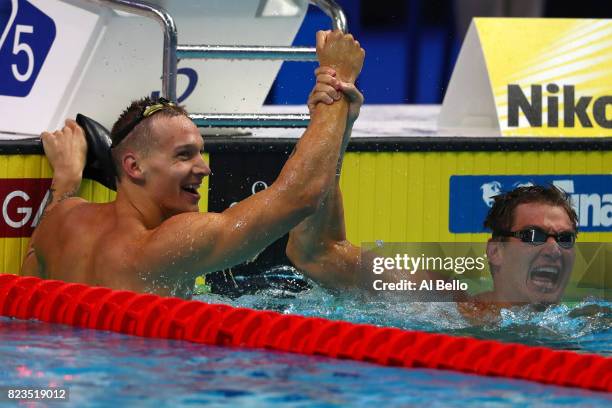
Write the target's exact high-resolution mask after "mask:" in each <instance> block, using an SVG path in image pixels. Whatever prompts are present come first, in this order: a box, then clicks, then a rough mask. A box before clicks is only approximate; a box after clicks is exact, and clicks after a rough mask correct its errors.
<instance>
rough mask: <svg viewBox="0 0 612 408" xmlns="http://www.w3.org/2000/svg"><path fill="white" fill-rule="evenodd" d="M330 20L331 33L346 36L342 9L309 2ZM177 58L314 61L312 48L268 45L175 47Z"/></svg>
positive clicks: (326, 1)
mask: <svg viewBox="0 0 612 408" xmlns="http://www.w3.org/2000/svg"><path fill="white" fill-rule="evenodd" d="M309 1H310V3H311V4H312V5H314V6H317V7H319V8H320V9H321V10H323V12H324V13H325V14H327V15H328V16H329V17H330V18H331V19H332V26H333V28H334V30H340V31H342V32H343V33H346V32H347V30H348V26H347V23H346V16H345V14H344V11H343V10H342V8H341V7H340V6H339V5H338V4H337V3H336V2H335V1H334V0H309ZM176 56H177V58H178V59H195V58H197V59H240V60H246V59H249V60H283V61H316V60H317V52H316V49H315V48H313V47H276V46H269V45H178V46H177V50H176Z"/></svg>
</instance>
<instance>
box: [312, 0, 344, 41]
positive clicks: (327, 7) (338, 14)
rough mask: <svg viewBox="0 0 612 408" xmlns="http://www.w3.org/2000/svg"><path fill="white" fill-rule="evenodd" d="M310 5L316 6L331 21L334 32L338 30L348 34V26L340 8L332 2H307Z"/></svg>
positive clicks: (318, 0)
mask: <svg viewBox="0 0 612 408" xmlns="http://www.w3.org/2000/svg"><path fill="white" fill-rule="evenodd" d="M309 2H310V4H312V5H314V6H317V7H318V8H320V9H321V10H323V12H324V13H325V14H327V15H328V16H329V18H331V20H332V25H333V27H334V30H340V31H342V32H343V33H348V24H347V23H346V15H345V14H344V10H342V7H340V5H338V3H336V2H335V1H334V0H309Z"/></svg>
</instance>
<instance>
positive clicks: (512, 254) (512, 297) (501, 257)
mask: <svg viewBox="0 0 612 408" xmlns="http://www.w3.org/2000/svg"><path fill="white" fill-rule="evenodd" d="M529 227H537V228H540V229H541V230H543V231H545V232H546V233H547V234H551V235H552V234H559V233H561V232H568V231H571V232H574V231H575V230H574V226H573V224H572V222H571V221H570V218H569V216H568V214H567V212H566V211H565V209H564V208H563V207H559V206H554V205H551V204H546V203H537V202H535V203H525V204H520V205H518V206H517V207H516V209H515V211H514V218H513V224H512V228H511V231H513V232H514V231H520V230H523V229H526V228H529ZM487 252H488V256H489V261H490V263H491V266H492V268H494V270H495V272H494V273H493V284H494V292H495V294H496V297H497V298H498V300H499V301H503V302H510V303H555V302H558V301H559V299H560V298H561V296H562V295H563V291H564V290H565V287H566V286H567V283H568V281H569V278H570V275H571V272H572V268H573V265H574V259H575V248H573V247H572V248H569V249H566V248H562V247H561V246H559V245H558V244H557V242H556V241H555V239H554V238H553V237H550V236H549V237H548V238H547V240H546V242H545V243H544V244H542V245H533V244H529V243H524V242H522V241H521V240H520V239H518V238H514V237H510V238H508V240H507V241H506V242H495V241H490V242H489V248H488V251H487Z"/></svg>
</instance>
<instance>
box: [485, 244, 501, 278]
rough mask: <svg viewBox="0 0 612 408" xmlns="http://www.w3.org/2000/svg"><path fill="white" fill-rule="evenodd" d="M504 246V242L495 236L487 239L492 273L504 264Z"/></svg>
mask: <svg viewBox="0 0 612 408" xmlns="http://www.w3.org/2000/svg"><path fill="white" fill-rule="evenodd" d="M502 246H503V242H500V241H497V240H494V239H493V238H489V240H488V241H487V258H488V259H489V265H490V267H491V275H493V274H494V273H495V271H497V270H499V267H500V266H501V265H502V260H503V258H504V253H503V249H502Z"/></svg>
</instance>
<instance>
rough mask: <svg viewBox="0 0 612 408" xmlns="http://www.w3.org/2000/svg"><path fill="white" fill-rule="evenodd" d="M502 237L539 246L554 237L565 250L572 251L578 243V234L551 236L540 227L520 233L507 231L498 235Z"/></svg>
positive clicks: (564, 233) (561, 233)
mask: <svg viewBox="0 0 612 408" xmlns="http://www.w3.org/2000/svg"><path fill="white" fill-rule="evenodd" d="M497 235H499V236H502V237H514V238H518V239H520V240H521V241H522V242H525V243H527V244H531V245H533V246H538V245H542V244H545V243H546V241H547V240H548V238H549V237H553V238H554V239H555V241H556V242H557V244H558V245H559V246H560V247H562V248H565V249H570V248H572V247H573V246H574V244H575V243H576V233H575V232H573V231H564V232H560V233H558V234H549V233H548V232H546V231H544V230H543V229H541V228H538V227H529V228H525V229H522V230H520V231H514V232H512V231H506V232H501V233H499V234H497Z"/></svg>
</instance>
